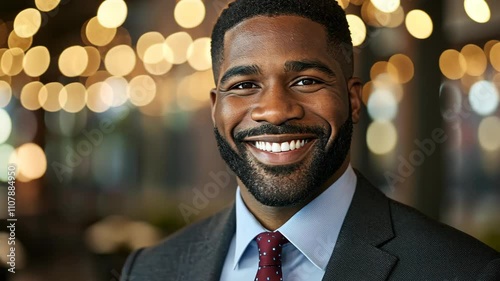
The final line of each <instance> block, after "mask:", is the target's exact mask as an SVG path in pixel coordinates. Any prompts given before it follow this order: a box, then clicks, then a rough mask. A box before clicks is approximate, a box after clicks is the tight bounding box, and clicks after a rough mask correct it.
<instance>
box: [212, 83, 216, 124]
mask: <svg viewBox="0 0 500 281" xmlns="http://www.w3.org/2000/svg"><path fill="white" fill-rule="evenodd" d="M216 103H217V89H216V88H213V89H212V90H210V106H211V109H212V122H213V124H214V126H215V106H216Z"/></svg>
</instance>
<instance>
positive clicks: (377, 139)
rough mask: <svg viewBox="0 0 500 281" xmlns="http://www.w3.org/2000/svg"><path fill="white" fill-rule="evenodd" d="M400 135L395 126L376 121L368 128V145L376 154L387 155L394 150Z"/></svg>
mask: <svg viewBox="0 0 500 281" xmlns="http://www.w3.org/2000/svg"><path fill="white" fill-rule="evenodd" d="M397 141H398V135H397V132H396V128H395V127H394V124H392V123H391V122H379V121H375V122H372V123H371V124H370V126H368V130H367V132H366V144H367V145H368V148H369V149H370V151H371V152H373V153H374V154H379V155H382V154H387V153H389V152H391V151H392V150H394V148H395V147H396V144H397Z"/></svg>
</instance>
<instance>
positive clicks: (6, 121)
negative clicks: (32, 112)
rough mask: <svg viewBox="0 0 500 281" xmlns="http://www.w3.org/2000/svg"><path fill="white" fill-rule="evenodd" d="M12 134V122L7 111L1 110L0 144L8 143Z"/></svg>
mask: <svg viewBox="0 0 500 281" xmlns="http://www.w3.org/2000/svg"><path fill="white" fill-rule="evenodd" d="M11 132H12V120H11V118H10V115H9V113H8V112H7V111H5V109H3V108H0V144H2V143H4V142H5V141H7V139H8V138H9V137H10V133H11Z"/></svg>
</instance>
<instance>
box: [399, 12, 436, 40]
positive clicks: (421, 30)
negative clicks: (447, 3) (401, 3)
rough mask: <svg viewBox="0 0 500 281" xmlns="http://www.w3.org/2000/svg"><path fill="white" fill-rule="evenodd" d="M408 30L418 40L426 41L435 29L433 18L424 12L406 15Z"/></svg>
mask: <svg viewBox="0 0 500 281" xmlns="http://www.w3.org/2000/svg"><path fill="white" fill-rule="evenodd" d="M405 25H406V29H408V32H409V33H410V34H411V35H412V36H413V37H415V38H417V39H426V38H428V37H429V36H431V34H432V31H433V29H434V24H433V23H432V19H431V17H430V16H429V15H428V14H427V13H426V12H424V11H422V10H412V11H410V12H409V13H408V14H407V15H406V20H405Z"/></svg>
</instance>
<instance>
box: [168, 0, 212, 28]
mask: <svg viewBox="0 0 500 281" xmlns="http://www.w3.org/2000/svg"><path fill="white" fill-rule="evenodd" d="M174 18H175V21H176V22H177V24H178V25H180V26H181V27H184V28H193V27H197V26H198V25H200V24H201V23H202V22H203V20H204V19H205V5H204V4H203V2H202V1H201V0H181V1H179V2H177V5H176V6H175V10H174Z"/></svg>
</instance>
